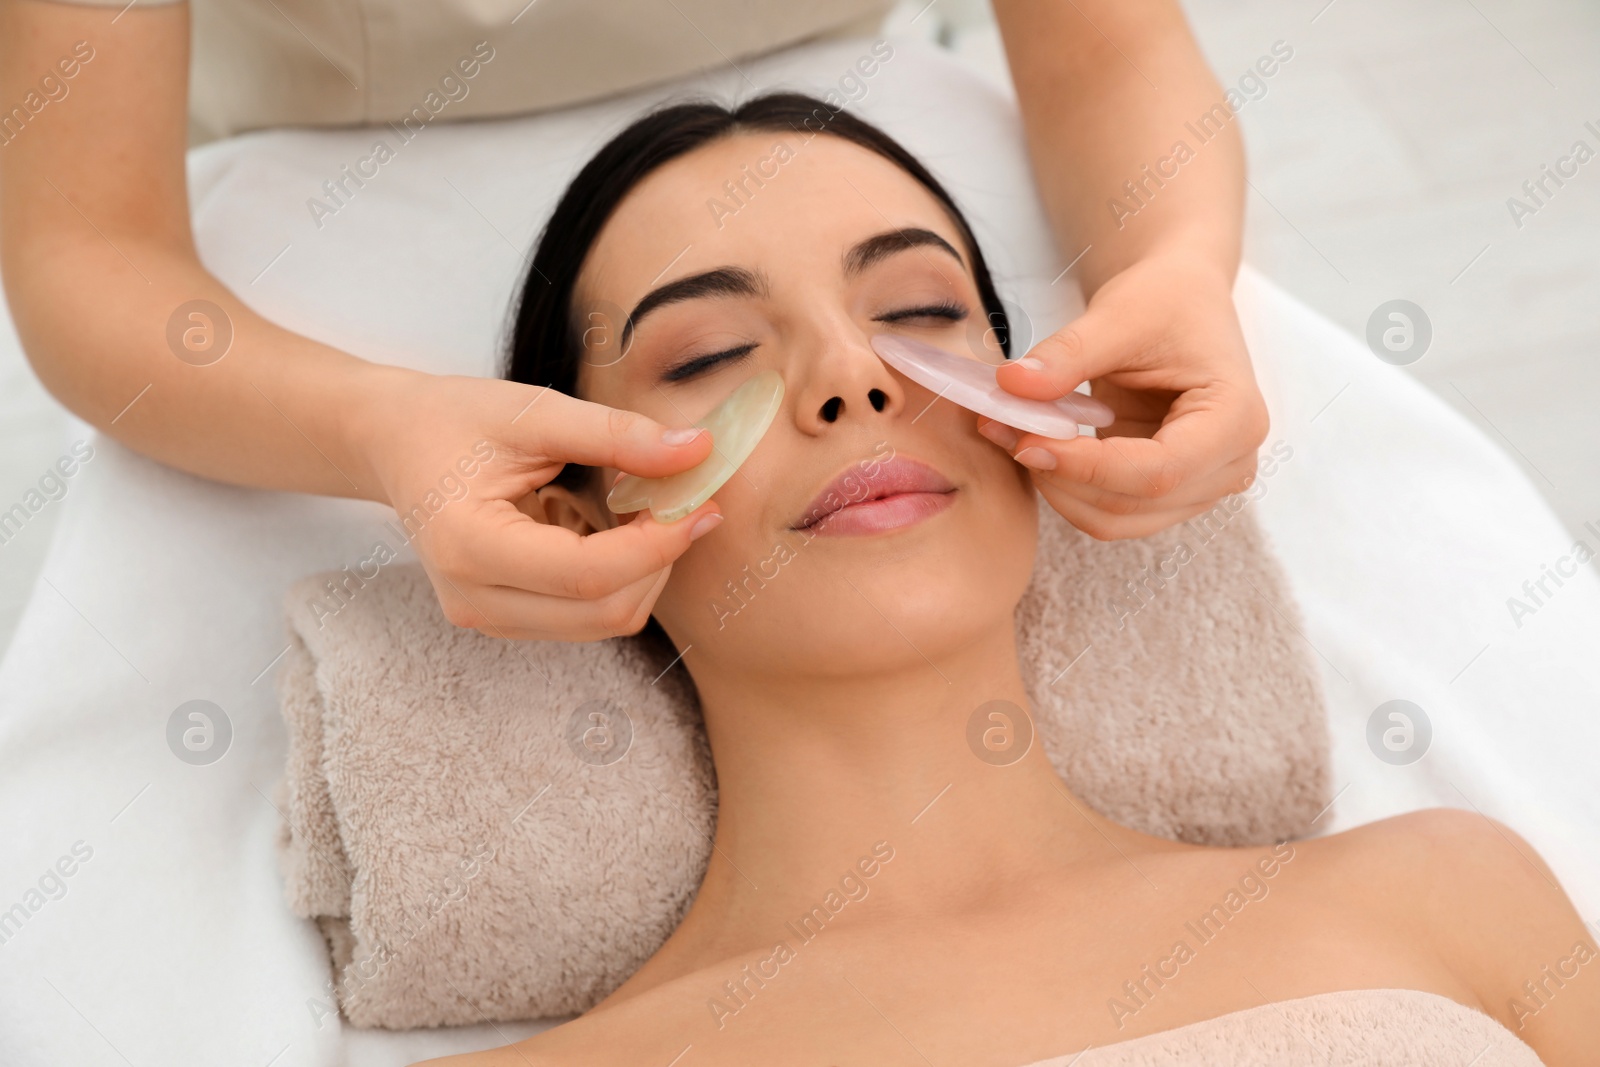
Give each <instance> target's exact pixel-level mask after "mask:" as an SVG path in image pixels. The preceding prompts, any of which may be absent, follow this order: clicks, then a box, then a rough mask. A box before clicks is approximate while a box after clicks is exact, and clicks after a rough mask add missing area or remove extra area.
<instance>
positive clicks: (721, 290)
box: [622, 267, 771, 352]
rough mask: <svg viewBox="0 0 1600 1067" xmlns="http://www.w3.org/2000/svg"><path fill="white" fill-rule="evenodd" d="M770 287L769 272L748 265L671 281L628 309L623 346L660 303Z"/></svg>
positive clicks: (745, 293)
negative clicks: (760, 271) (752, 268)
mask: <svg viewBox="0 0 1600 1067" xmlns="http://www.w3.org/2000/svg"><path fill="white" fill-rule="evenodd" d="M770 289H771V287H770V286H769V285H768V284H767V277H766V275H764V274H761V273H758V272H756V271H752V270H746V269H745V268H744V267H718V268H717V269H715V270H708V271H703V272H702V273H700V274H691V275H689V276H688V277H687V278H679V279H678V280H677V281H671V282H668V283H667V284H666V285H663V286H659V287H658V288H655V289H652V290H650V291H649V292H648V293H646V294H645V295H644V299H642V300H640V301H639V302H638V303H637V304H635V305H634V306H633V310H632V311H630V312H628V321H627V322H625V323H623V326H622V350H623V351H624V352H626V351H627V350H628V342H629V340H631V339H632V337H633V330H634V327H635V326H637V325H638V324H639V320H640V319H642V318H644V317H645V316H646V315H648V314H650V312H652V311H654V310H655V309H656V308H658V307H664V306H665V305H667V304H677V303H681V302H682V301H685V300H699V299H702V298H704V297H708V296H766V295H767V294H768V293H769V292H770Z"/></svg>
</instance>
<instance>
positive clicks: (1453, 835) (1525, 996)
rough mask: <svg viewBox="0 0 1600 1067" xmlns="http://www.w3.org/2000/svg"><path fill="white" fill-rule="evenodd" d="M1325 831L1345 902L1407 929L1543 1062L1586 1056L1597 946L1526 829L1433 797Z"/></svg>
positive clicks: (1596, 1015)
mask: <svg viewBox="0 0 1600 1067" xmlns="http://www.w3.org/2000/svg"><path fill="white" fill-rule="evenodd" d="M1321 842H1322V847H1321V848H1320V849H1319V851H1321V852H1322V853H1323V854H1324V858H1325V861H1326V862H1328V863H1329V864H1331V865H1333V867H1334V868H1335V871H1334V872H1331V873H1335V874H1336V876H1337V877H1338V878H1339V881H1340V882H1341V884H1343V885H1344V886H1346V887H1348V890H1349V893H1350V903H1351V904H1353V905H1355V906H1357V907H1360V908H1362V909H1363V910H1366V911H1368V912H1369V914H1372V915H1373V916H1375V917H1377V918H1379V919H1381V920H1385V921H1388V922H1391V923H1394V924H1396V926H1397V928H1402V929H1409V930H1411V931H1414V932H1415V934H1416V936H1417V937H1418V938H1419V939H1423V940H1425V941H1426V942H1427V944H1428V947H1430V948H1431V949H1432V950H1433V951H1435V952H1436V953H1437V954H1438V956H1439V958H1440V959H1441V960H1442V961H1443V962H1444V963H1445V964H1446V965H1447V966H1448V967H1450V969H1451V970H1452V971H1453V972H1454V973H1455V974H1456V975H1457V976H1458V977H1459V978H1460V979H1461V980H1462V981H1463V982H1464V983H1466V984H1467V985H1468V986H1469V987H1470V988H1471V989H1473V990H1474V992H1476V994H1477V996H1478V998H1479V1000H1480V1001H1481V1003H1482V1004H1483V1006H1484V1008H1485V1010H1486V1011H1488V1013H1489V1014H1490V1015H1491V1016H1493V1017H1494V1018H1495V1019H1496V1020H1498V1021H1499V1022H1500V1023H1501V1024H1502V1025H1504V1026H1506V1027H1507V1028H1508V1029H1510V1030H1511V1031H1512V1032H1513V1033H1515V1034H1516V1035H1517V1036H1518V1037H1520V1038H1521V1039H1522V1040H1523V1041H1525V1042H1527V1043H1528V1044H1529V1045H1531V1046H1533V1048H1534V1050H1535V1051H1536V1052H1538V1053H1539V1055H1540V1057H1541V1058H1542V1059H1543V1060H1544V1061H1545V1062H1546V1063H1548V1064H1552V1065H1562V1064H1568V1063H1574V1064H1575V1063H1587V1062H1592V1060H1591V1059H1590V1057H1592V1054H1593V1050H1594V1049H1595V1047H1596V1046H1600V952H1597V951H1596V944H1595V938H1594V936H1593V933H1592V932H1591V931H1590V930H1589V929H1588V928H1587V927H1585V925H1584V923H1583V920H1582V919H1581V918H1580V917H1579V915H1578V913H1577V910H1576V909H1575V908H1574V907H1573V905H1572V901H1571V900H1570V899H1568V897H1567V894H1566V893H1565V891H1563V890H1562V888H1561V885H1560V883H1559V882H1558V881H1557V879H1556V876H1555V874H1554V872H1552V871H1551V869H1550V866H1549V865H1548V864H1547V863H1545V861H1544V859H1543V857H1541V856H1540V855H1539V853H1538V852H1537V851H1535V850H1534V848H1533V846H1532V845H1530V844H1528V842H1527V841H1526V840H1524V839H1523V837H1522V835H1521V834H1519V833H1517V832H1516V831H1515V830H1513V829H1512V828H1511V827H1509V826H1507V825H1505V824H1504V823H1502V822H1500V821H1498V820H1496V819H1491V818H1489V817H1488V816H1485V815H1481V814H1479V813H1477V812H1472V811H1462V810H1458V809H1454V808H1430V809H1427V810H1424V811H1416V812H1410V813H1408V814H1405V815H1399V816H1395V817H1394V818H1390V819H1384V820H1381V821H1379V822H1375V823H1370V824H1368V825H1366V826H1362V827H1358V828H1356V829H1354V830H1350V831H1348V832H1346V833H1343V834H1338V835H1334V836H1332V837H1329V838H1324V839H1321ZM1309 843H1310V842H1308V844H1309Z"/></svg>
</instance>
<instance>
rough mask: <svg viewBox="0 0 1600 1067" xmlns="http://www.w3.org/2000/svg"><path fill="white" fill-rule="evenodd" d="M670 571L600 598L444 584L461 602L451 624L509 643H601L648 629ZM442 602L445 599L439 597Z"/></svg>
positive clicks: (501, 587) (662, 570) (649, 576)
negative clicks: (582, 598)
mask: <svg viewBox="0 0 1600 1067" xmlns="http://www.w3.org/2000/svg"><path fill="white" fill-rule="evenodd" d="M671 575H672V568H671V567H670V566H667V567H663V568H662V569H661V570H660V571H658V572H657V573H655V574H648V575H646V576H645V577H643V578H641V579H640V580H639V581H637V582H635V583H633V584H632V585H629V586H626V587H624V588H622V589H619V590H617V591H616V592H615V593H612V594H611V595H609V596H606V597H601V598H600V599H598V600H575V599H572V598H570V597H554V596H548V595H545V594H542V593H529V592H526V591H525V590H521V589H512V588H510V587H507V586H485V587H478V588H476V589H473V590H472V591H470V592H468V591H467V590H465V589H461V588H455V589H452V588H451V587H450V586H449V585H446V586H445V588H446V590H447V591H448V592H450V593H451V594H452V595H453V596H454V597H456V598H457V599H458V600H460V601H461V604H462V608H461V609H460V610H459V611H452V610H451V609H450V608H448V607H447V608H446V610H447V613H449V614H450V615H451V622H453V623H455V624H456V625H457V626H462V627H465V628H467V629H472V630H477V631H478V632H479V633H483V634H486V635H488V636H490V637H502V638H506V639H507V640H511V641H603V640H605V639H607V638H611V637H620V636H623V635H625V634H636V633H638V632H639V631H640V630H642V629H643V628H644V625H645V623H646V622H648V621H649V619H650V613H651V611H653V610H654V609H655V604H656V600H657V598H658V597H659V596H660V595H661V590H662V589H663V588H664V587H665V586H666V584H667V579H668V578H669V577H671ZM440 599H441V601H443V600H444V599H445V598H444V597H443V596H441V598H440Z"/></svg>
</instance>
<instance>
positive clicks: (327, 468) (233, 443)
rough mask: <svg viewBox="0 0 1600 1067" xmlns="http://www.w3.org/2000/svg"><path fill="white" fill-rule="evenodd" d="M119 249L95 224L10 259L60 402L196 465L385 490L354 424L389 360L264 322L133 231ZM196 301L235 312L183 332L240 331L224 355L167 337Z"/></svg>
mask: <svg viewBox="0 0 1600 1067" xmlns="http://www.w3.org/2000/svg"><path fill="white" fill-rule="evenodd" d="M91 238H92V240H91ZM116 246H117V247H116V248H115V249H114V248H113V247H112V246H111V245H110V244H109V243H107V242H106V241H104V240H102V239H101V238H100V237H99V236H98V235H95V234H93V232H92V231H91V232H90V234H89V235H87V236H84V235H78V236H75V237H74V236H64V235H60V234H59V232H58V233H57V235H56V236H54V237H52V238H50V239H49V247H48V249H44V248H38V249H27V248H24V249H17V248H12V249H11V250H10V251H9V253H8V254H7V255H6V257H5V259H6V262H5V276H6V290H7V296H8V301H9V303H10V305H11V307H12V311H13V316H14V318H15V320H16V323H17V329H18V333H19V335H20V337H21V340H22V342H23V347H24V349H25V351H26V352H27V353H28V355H29V357H30V360H31V362H32V363H33V366H34V369H35V372H36V373H37V374H38V375H39V377H40V380H41V381H42V382H43V383H44V385H45V387H46V388H47V389H49V390H50V392H51V393H52V394H53V395H54V396H55V397H56V398H57V399H58V400H59V401H60V402H61V403H62V404H63V405H65V406H66V407H67V408H68V409H69V410H71V411H72V412H73V413H74V414H76V415H77V416H79V417H80V418H82V419H83V420H84V421H86V422H89V423H91V424H93V425H94V426H96V427H97V428H99V429H100V430H102V431H104V432H105V433H107V434H109V435H110V436H112V437H114V438H116V439H117V440H118V441H120V442H122V443H123V444H125V445H127V446H128V447H130V448H132V449H134V450H135V451H138V452H141V453H143V454H145V455H147V456H150V457H152V458H154V459H157V460H160V461H161V462H163V463H166V464H168V465H170V466H173V467H177V468H179V469H181V470H186V471H189V472H191V473H193V474H198V475H201V476H204V477H208V478H213V479H216V480H218V481H224V482H230V483H233V484H238V485H249V486H257V487H261V488H267V489H280V490H291V491H297V492H306V493H317V494H322V495H329V496H351V497H361V498H365V499H378V500H381V499H382V490H381V488H380V486H379V485H378V482H377V479H376V478H375V477H373V476H372V474H371V473H370V471H369V470H368V469H367V467H366V465H365V460H364V458H363V456H362V455H361V453H360V450H359V449H358V448H357V447H355V441H356V435H355V433H354V430H355V428H356V425H357V419H356V416H357V414H358V412H360V411H362V410H364V408H365V406H366V404H365V401H366V398H367V397H368V395H369V394H370V393H371V392H372V391H373V390H374V389H375V388H376V387H377V384H378V382H379V381H380V380H381V379H382V377H383V375H384V373H385V371H386V369H385V368H379V367H376V366H374V365H373V364H370V363H368V362H366V361H364V360H360V359H357V358H356V357H354V356H351V355H348V354H347V353H344V352H341V351H339V350H338V349H335V348H332V347H330V346H328V345H324V344H320V343H318V342H316V341H313V340H311V339H309V338H306V337H304V336H301V335H299V334H296V333H294V332H292V331H290V330H286V329H283V328H281V327H279V326H276V325H274V324H272V323H270V322H268V321H266V320H264V319H263V318H261V317H260V316H259V315H257V314H256V313H254V312H253V311H251V310H250V309H249V308H247V307H246V306H245V305H244V304H243V303H241V302H240V301H239V300H238V299H237V298H236V297H235V296H234V295H233V294H232V293H231V292H229V290H228V289H227V288H226V287H225V286H224V285H222V283H221V282H219V281H218V280H217V279H216V278H214V277H213V276H212V275H211V274H209V273H208V272H207V271H206V270H205V269H204V268H203V267H202V266H201V265H200V264H199V262H198V261H197V260H195V259H194V258H193V257H192V256H187V255H185V254H183V253H182V252H181V251H178V250H174V249H171V248H163V247H160V246H156V245H152V244H149V243H143V242H140V241H138V240H131V239H123V240H118V241H117V242H116ZM124 256H126V257H127V259H124V258H123V257H124ZM134 264H137V271H136V270H135V269H134ZM194 300H205V301H209V302H210V303H211V304H213V305H215V306H216V307H218V308H220V309H221V310H222V312H223V315H224V316H225V318H223V319H217V321H215V322H208V320H209V319H211V318H215V316H211V315H208V314H206V313H204V312H202V314H203V315H205V316H206V317H205V318H200V319H187V318H183V319H181V320H180V326H181V328H183V329H187V330H198V329H205V328H207V327H208V326H209V327H212V328H215V329H216V330H218V331H222V330H228V331H231V333H232V339H231V342H230V343H229V346H228V349H227V352H226V355H224V356H222V358H221V359H219V360H217V361H216V362H214V363H209V364H206V363H205V361H206V360H207V359H209V358H211V357H210V355H208V354H207V353H206V352H205V351H204V349H203V348H202V349H200V350H198V351H190V350H188V349H186V348H184V346H183V345H182V343H181V341H180V343H179V344H178V346H177V348H176V349H175V348H174V346H173V345H172V344H170V343H169V339H168V335H169V330H168V326H169V322H170V321H171V320H172V319H173V317H174V313H175V312H176V311H177V310H178V309H179V308H180V306H182V305H185V304H188V303H189V302H190V301H194ZM215 339H216V338H215V336H213V338H212V340H213V341H215ZM180 351H181V352H183V356H180V355H179V354H178V353H179V352H180ZM185 357H186V358H185ZM186 359H187V361H186ZM190 361H193V362H190ZM390 373H404V372H390Z"/></svg>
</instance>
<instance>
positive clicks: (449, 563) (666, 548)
mask: <svg viewBox="0 0 1600 1067" xmlns="http://www.w3.org/2000/svg"><path fill="white" fill-rule="evenodd" d="M382 373H383V375H384V377H383V380H382V381H381V382H380V383H379V384H378V385H377V386H376V387H375V388H374V389H372V390H371V391H370V392H369V393H368V399H367V401H366V402H365V404H364V405H363V409H362V410H361V411H359V412H357V413H354V415H353V417H352V423H353V424H354V425H353V427H352V429H351V434H352V436H353V437H355V438H356V439H357V440H358V442H359V448H358V451H359V453H360V454H361V455H362V456H363V458H364V461H365V463H366V465H367V471H365V472H362V473H366V474H370V475H371V477H372V478H373V479H375V480H376V481H377V482H378V483H379V484H381V486H382V490H383V496H382V500H383V502H384V503H388V504H390V505H391V506H392V507H393V508H394V509H395V511H396V512H397V513H398V516H399V517H398V520H397V522H398V523H400V524H405V523H407V521H408V519H409V521H410V525H409V526H408V527H407V528H408V530H412V531H414V533H413V534H412V540H411V544H412V546H413V547H414V548H415V550H416V552H417V555H418V556H419V557H420V558H421V561H422V565H423V567H424V569H425V570H426V571H427V573H428V577H429V578H430V579H431V580H432V582H433V587H434V590H435V592H436V593H437V594H438V596H439V602H440V604H441V605H442V606H443V608H444V611H445V615H446V616H447V617H448V618H449V619H450V621H451V622H453V623H455V624H456V625H458V626H463V627H468V628H471V629H475V630H478V631H480V632H482V633H485V634H488V635H490V636H494V637H504V638H509V639H513V640H560V641H594V640H599V639H601V638H606V637H614V636H617V635H618V634H625V633H636V632H638V631H639V630H640V629H641V628H642V627H643V626H644V624H645V622H646V621H647V620H648V619H649V616H650V611H651V609H652V608H653V607H654V605H655V601H656V596H657V595H658V594H659V593H660V592H661V588H662V586H663V585H665V584H666V581H667V577H668V575H669V574H670V572H671V569H672V563H673V561H674V560H676V559H677V558H678V557H679V556H680V555H682V554H683V552H684V550H686V549H687V548H688V547H689V543H690V541H691V540H692V539H693V537H694V536H695V532H696V529H697V527H699V524H700V523H701V522H702V521H703V520H705V519H706V518H707V516H715V518H713V519H711V521H710V523H709V525H708V526H706V527H703V528H700V530H699V532H700V533H704V532H706V531H707V530H709V529H710V527H711V526H715V525H716V523H717V522H718V521H720V517H721V512H720V510H719V509H718V507H717V505H716V504H715V503H714V502H712V501H707V502H706V503H705V504H703V505H701V506H700V507H699V508H698V509H696V510H695V511H694V512H692V513H691V514H690V515H688V516H687V517H685V518H683V519H680V520H678V521H677V522H674V523H660V522H657V521H656V520H655V519H653V518H651V516H650V514H649V512H647V511H642V512H639V513H638V514H637V515H635V516H634V517H633V521H631V522H628V523H625V524H623V525H619V526H616V527H613V528H612V529H609V530H601V531H600V532H597V533H590V534H588V535H580V534H578V533H576V532H574V531H572V530H569V529H566V528H565V527H563V526H558V525H554V524H551V523H549V522H546V521H543V515H544V512H543V509H542V507H541V506H540V505H539V502H538V498H537V497H536V496H534V495H533V493H534V491H535V490H536V489H538V488H539V487H540V486H542V485H544V484H545V483H546V482H548V481H550V479H552V478H554V477H555V476H556V474H557V473H559V472H560V470H561V468H562V466H563V465H564V464H566V463H568V462H572V463H581V464H585V465H588V466H595V467H611V468H615V469H617V470H622V471H627V472H629V473H633V474H639V475H642V476H645V477H652V478H653V477H660V476H662V475H666V474H672V473H675V472H677V471H681V470H687V469H688V468H689V467H692V466H694V465H695V464H696V463H699V462H700V461H702V460H704V459H705V458H706V457H707V456H708V455H710V453H711V435H710V433H708V432H706V431H703V430H702V431H699V432H698V433H695V434H694V436H693V437H692V438H690V439H689V440H688V441H687V442H681V441H677V440H676V438H671V437H668V438H665V439H664V435H665V434H666V432H667V428H666V427H665V426H662V425H661V424H660V423H658V422H655V421H653V420H651V419H649V418H647V417H645V416H643V415H640V414H637V413H635V412H631V411H619V410H616V409H613V408H608V407H604V406H602V405H600V404H593V403H590V402H588V401H584V400H579V399H577V398H576V397H572V396H569V395H567V394H565V393H561V392H557V391H556V390H553V389H542V388H539V387H536V386H529V385H522V384H519V383H516V382H508V381H502V380H498V379H486V378H471V377H455V376H444V377H440V376H435V375H430V374H422V373H419V372H415V371H404V370H398V369H396V368H385V369H384V370H383V372H382ZM685 433H686V432H685V431H677V435H678V436H679V437H682V436H685ZM486 457H487V458H486ZM609 488H610V487H609V486H603V487H599V488H598V490H597V491H598V492H600V493H602V494H603V493H604V492H605V491H606V490H608V489H609ZM519 504H521V506H522V508H523V509H526V510H520V509H519V507H518V505H519ZM600 506H601V508H602V509H604V506H605V505H604V504H603V503H602V504H601V505H600ZM418 509H420V510H418Z"/></svg>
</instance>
